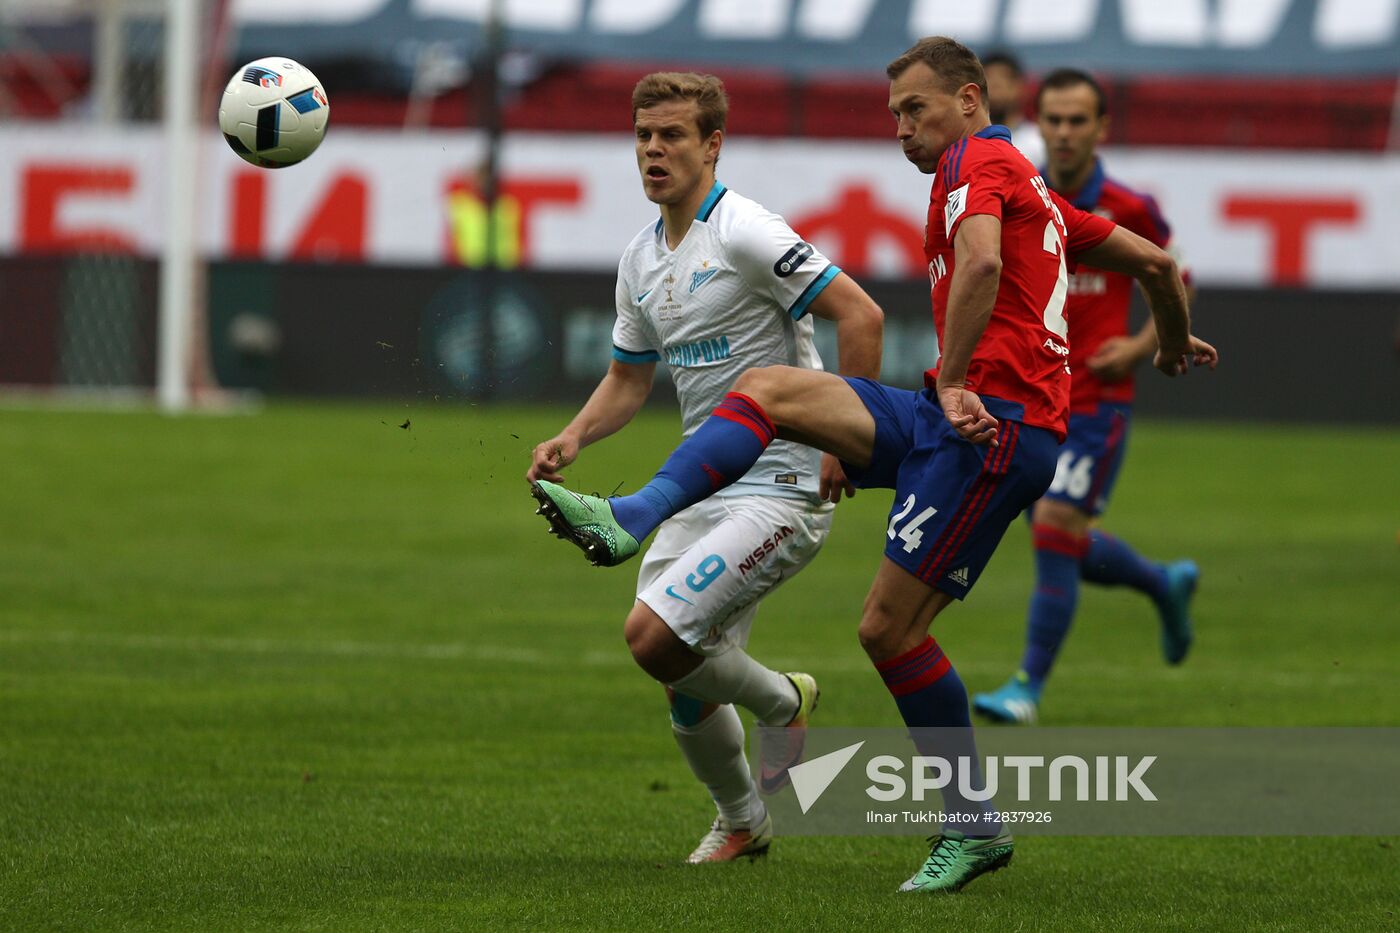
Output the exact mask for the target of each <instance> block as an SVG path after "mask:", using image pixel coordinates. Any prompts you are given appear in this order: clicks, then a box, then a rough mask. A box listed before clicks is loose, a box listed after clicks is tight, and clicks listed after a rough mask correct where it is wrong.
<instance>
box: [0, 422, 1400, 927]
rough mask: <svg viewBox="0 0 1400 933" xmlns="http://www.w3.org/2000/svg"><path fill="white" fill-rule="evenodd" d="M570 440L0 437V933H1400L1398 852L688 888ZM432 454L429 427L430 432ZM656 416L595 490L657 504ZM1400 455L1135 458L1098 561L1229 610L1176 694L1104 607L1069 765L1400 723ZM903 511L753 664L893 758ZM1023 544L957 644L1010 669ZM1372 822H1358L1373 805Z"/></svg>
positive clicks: (1229, 450)
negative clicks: (882, 730)
mask: <svg viewBox="0 0 1400 933" xmlns="http://www.w3.org/2000/svg"><path fill="white" fill-rule="evenodd" d="M568 414H569V412H568V411H564V410H562V409H553V410H551V409H521V408H509V409H506V408H496V409H487V408H484V407H468V406H463V407H421V406H412V407H405V406H403V405H402V404H395V403H383V404H379V405H343V406H333V405H325V406H310V405H307V406H274V407H272V408H270V409H269V410H267V411H265V412H262V413H260V414H257V415H255V416H248V417H228V418H217V417H190V418H182V419H168V418H162V417H159V416H157V415H153V414H124V415H122V414H74V413H59V412H47V411H5V412H2V413H0V535H3V540H2V541H0V558H2V559H0V928H4V929H13V930H42V929H73V930H106V929H143V930H145V929H163V930H167V929H168V930H239V931H246V930H259V929H298V930H336V931H339V930H350V929H378V930H425V929H444V930H461V929H481V928H502V927H503V928H522V929H560V928H598V929H641V930H664V929H687V928H697V929H722V928H740V927H744V928H750V929H764V928H771V929H775V930H786V929H837V928H866V929H906V928H908V929H914V928H919V929H928V928H931V927H934V926H935V925H936V926H937V928H940V929H947V930H961V929H970V930H976V929H995V930H1041V929H1074V930H1175V929H1187V928H1190V929H1196V928H1201V929H1205V928H1216V929H1229V930H1241V929H1260V930H1296V929H1307V928H1331V929H1339V930H1362V929H1380V928H1392V929H1393V928H1395V927H1396V926H1397V924H1398V923H1400V921H1397V918H1396V912H1397V911H1398V910H1400V907H1397V899H1396V892H1397V891H1400V851H1397V849H1396V848H1395V847H1394V843H1395V841H1396V840H1393V839H1376V838H1307V839H1303V838H1137V839H1110V838H1079V839H1074V838H1049V837H1027V838H1025V839H1024V840H1023V841H1022V843H1021V845H1020V846H1019V847H1018V850H1017V854H1016V860H1015V862H1014V863H1013V864H1012V866H1011V869H1010V870H1009V871H1006V872H1001V873H999V874H997V875H994V876H992V877H990V878H984V879H981V880H979V881H977V882H975V883H974V884H973V885H972V886H971V887H969V888H968V889H967V890H966V891H965V892H964V893H963V894H961V895H959V896H957V897H954V898H943V899H927V898H912V899H911V898H907V897H897V896H895V895H894V894H893V893H892V892H893V889H894V887H895V886H896V885H897V884H898V883H899V882H900V881H902V880H903V879H904V878H905V877H907V876H908V875H909V874H910V873H911V872H912V871H913V869H914V868H915V867H917V865H918V864H919V862H920V860H921V858H922V855H923V854H924V852H923V842H922V840H921V839H918V838H912V839H908V840H902V839H890V838H822V839H813V838H796V839H786V840H784V839H780V840H778V842H777V843H776V844H775V846H774V848H773V852H772V854H771V855H770V856H769V857H768V858H767V859H766V860H763V861H761V862H758V863H754V864H747V863H746V864H741V865H734V866H719V867H715V868H713V869H711V868H703V869H699V870H697V869H694V868H688V867H685V866H683V865H680V864H679V862H680V860H681V859H682V858H683V857H684V855H685V853H686V852H688V851H689V849H690V847H691V846H692V845H693V844H694V843H695V841H696V840H697V839H698V838H699V836H700V834H701V833H702V832H703V831H704V829H705V828H706V824H707V823H708V821H709V819H710V804H709V802H708V800H707V798H706V796H705V794H704V792H703V790H702V789H701V788H700V787H699V786H698V785H697V784H696V783H695V782H694V780H693V779H692V778H691V777H690V775H689V772H688V771H687V769H686V767H685V765H684V763H683V762H682V760H681V759H680V757H679V756H678V754H677V752H676V750H675V747H674V745H673V743H672V740H671V736H670V732H669V728H668V726H667V718H666V709H665V704H664V697H663V695H662V691H661V689H660V688H659V687H658V686H657V685H655V684H654V683H652V682H650V681H649V680H648V678H647V677H646V676H644V675H643V674H642V673H641V672H640V671H639V670H638V669H636V668H635V667H634V665H633V664H632V663H631V660H630V658H629V657H628V655H627V653H626V649H625V647H624V646H623V643H622V640H621V621H622V618H623V616H624V614H625V611H626V609H627V607H628V606H629V604H630V600H631V593H632V589H631V587H632V584H633V580H634V574H635V566H634V565H628V566H627V567H624V568H619V569H617V570H611V571H604V570H596V569H594V568H591V567H588V566H587V565H586V564H585V563H584V561H583V560H582V559H581V556H580V555H579V554H578V553H577V552H575V551H574V550H573V549H571V548H569V547H567V546H566V545H564V544H562V543H560V542H557V541H555V540H553V539H552V538H549V537H548V536H547V535H546V533H545V526H544V523H543V522H542V521H541V520H540V519H538V518H536V517H535V516H534V515H533V514H532V506H533V502H532V500H531V499H530V497H529V495H528V493H527V490H526V487H525V484H524V482H523V481H522V474H523V472H524V470H525V468H526V465H527V455H528V451H529V450H530V448H531V446H532V445H533V443H535V442H536V441H538V440H541V439H543V438H545V437H548V436H549V435H550V434H552V433H553V431H554V430H555V429H556V428H557V427H559V426H560V425H561V424H562V423H563V421H564V420H565V419H566V417H567V416H568ZM406 420H407V421H409V422H411V423H409V424H407V426H406V427H401V425H403V424H404V423H405V421H406ZM676 431H677V427H676V417H675V414H674V413H673V412H668V411H664V410H663V411H655V412H648V413H647V414H645V415H644V416H643V417H642V418H641V419H639V420H638V422H637V423H636V424H635V425H633V426H632V427H631V428H630V429H629V430H628V432H627V433H626V434H624V435H623V436H622V437H621V438H615V439H612V440H610V441H606V442H604V443H603V444H601V445H599V446H597V447H595V448H593V449H591V450H589V451H586V452H585V456H584V459H583V461H582V463H581V464H580V465H579V466H578V467H576V468H575V469H574V471H573V472H572V478H573V482H574V484H575V486H576V487H578V488H582V489H585V490H594V489H597V490H600V491H603V492H609V491H611V490H612V489H613V488H614V487H616V486H617V485H618V484H619V483H623V484H625V488H627V489H634V488H636V486H637V485H638V484H639V483H640V482H642V481H643V480H644V479H645V478H646V477H647V476H649V475H650V473H651V472H652V470H654V469H655V467H656V466H657V465H658V464H659V463H660V461H661V459H662V457H663V456H664V454H665V453H666V451H668V450H669V449H670V447H671V446H672V444H673V443H674V441H675V439H676ZM1397 463H1400V433H1397V432H1396V431H1394V430H1393V429H1392V430H1383V429H1374V428H1371V429H1361V428H1358V429H1353V430H1345V431H1343V430H1317V429H1306V428H1298V427H1258V426H1235V425H1220V426H1203V425H1194V424H1179V423H1152V422H1144V423H1142V424H1140V425H1139V426H1138V427H1137V429H1136V433H1135V435H1134V438H1133V441H1132V452H1131V455H1130V457H1129V459H1128V462H1127V466H1126V467H1125V469H1124V473H1123V476H1122V479H1121V481H1120V484H1119V490H1118V495H1117V497H1116V501H1115V502H1114V506H1113V509H1112V510H1111V512H1110V513H1109V515H1108V520H1107V522H1106V526H1107V527H1110V528H1112V529H1113V530H1114V531H1116V532H1118V533H1119V534H1121V535H1122V536H1124V537H1126V538H1128V539H1130V540H1132V541H1133V542H1135V543H1136V544H1137V545H1138V546H1139V547H1140V548H1141V549H1142V550H1143V551H1145V552H1147V553H1150V554H1152V555H1156V556H1160V557H1164V558H1165V557H1175V556H1179V555H1191V556H1194V557H1195V558H1196V559H1197V560H1198V561H1199V562H1200V564H1201V566H1202V568H1203V571H1204V576H1203V582H1202V589H1201V592H1200V595H1199V599H1198V611H1197V616H1198V632H1199V640H1198V642H1197V646H1196V649H1195V651H1194V653H1193V655H1192V657H1191V658H1190V659H1189V660H1188V661H1187V663H1186V664H1185V665H1184V666H1183V667H1181V668H1179V669H1167V668H1165V667H1164V666H1163V665H1162V664H1161V662H1160V660H1159V658H1158V654H1157V647H1156V632H1155V623H1154V621H1153V618H1152V615H1151V612H1150V610H1149V609H1148V608H1147V607H1146V606H1145V605H1144V604H1143V603H1142V602H1141V601H1140V600H1139V599H1136V598H1134V597H1133V596H1132V595H1131V594H1125V593H1121V592H1114V591H1105V590H1100V589H1092V588H1088V589H1086V590H1085V592H1084V594H1083V596H1082V598H1081V612H1080V615H1079V618H1078V619H1077V621H1076V631H1075V633H1074V634H1073V636H1072V638H1071V640H1070V643H1069V645H1068V647H1067V649H1066V651H1065V654H1064V656H1063V660H1062V663H1061V664H1060V667H1059V670H1058V672H1057V676H1056V678H1055V680H1054V681H1053V683H1052V685H1051V688H1050V692H1049V694H1048V696H1047V703H1046V707H1045V712H1044V720H1045V722H1046V723H1047V724H1054V725H1125V724H1135V725H1224V724H1230V725H1391V726H1394V725H1400V687H1398V686H1397V684H1400V678H1397V677H1396V673H1395V665H1396V662H1397V659H1400V626H1398V625H1397V623H1398V622H1400V615H1398V614H1397V607H1398V606H1400V586H1398V585H1397V581H1398V580H1400V568H1397V561H1400V551H1398V550H1397V541H1396V530H1397V526H1398V525H1400V499H1397V486H1396V476H1397V473H1396V470H1397V467H1396V464H1397ZM887 507H888V496H887V495H884V494H881V493H878V492H867V493H863V494H861V495H860V496H859V497H858V498H857V499H856V500H855V501H854V502H852V503H848V504H843V505H842V506H841V507H840V509H839V513H838V516H837V519H836V526H835V531H834V533H833V535H832V538H831V540H830V543H829V544H828V546H827V548H826V551H825V553H824V554H823V555H822V556H821V558H820V559H819V560H818V562H817V563H816V564H815V565H814V566H813V567H812V568H811V569H809V570H808V571H807V572H806V573H804V574H803V575H802V576H800V577H798V578H797V579H796V580H795V581H794V582H793V583H792V584H790V585H788V586H787V587H786V588H785V589H784V590H783V591H781V592H779V593H778V594H776V595H775V596H774V598H772V599H771V600H770V601H769V602H768V603H767V604H766V605H765V606H764V608H763V609H762V611H761V612H760V614H759V620H758V622H757V624H756V627H755V633H754V638H753V642H752V645H751V647H752V650H753V652H754V654H755V655H756V656H758V657H759V658H761V659H764V660H766V661H768V662H770V663H772V664H774V665H776V666H779V667H780V668H786V667H800V668H801V669H805V670H809V671H812V672H813V673H815V674H816V676H817V677H818V678H819V679H820V680H821V682H822V686H823V703H822V709H821V711H820V713H819V714H818V717H817V720H816V723H815V724H816V725H827V726H838V725H840V726H862V725H875V726H895V725H897V724H898V719H897V713H896V711H895V708H894V704H893V703H892V702H891V701H890V699H889V697H888V695H887V694H886V693H885V691H884V690H883V689H882V687H881V685H880V683H879V681H878V679H877V678H876V676H875V674H874V673H873V671H872V670H871V669H870V668H869V665H868V664H867V663H866V662H865V661H864V659H863V657H862V655H861V652H860V649H859V647H858V645H857V643H856V639H855V626H856V620H857V616H858V613H859V611H860V606H861V601H862V598H863V596H864V593H865V590H866V586H867V584H868V582H869V579H870V577H871V575H872V573H873V571H874V569H875V566H876V564H877V562H878V559H879V554H880V545H879V541H880V540H881V537H882V532H883V522H884V517H885V514H886V509H887ZM1029 587H1030V560H1029V546H1028V543H1027V535H1026V530H1025V529H1024V528H1023V527H1015V528H1013V529H1012V530H1011V531H1010V532H1009V534H1008V537H1007V540H1006V541H1005V542H1004V544H1003V546H1002V548H1001V550H1000V552H999V553H998V555H997V557H996V559H995V560H994V561H993V564H992V566H991V567H990V568H989V569H988V571H987V573H986V574H985V575H984V577H983V580H982V582H981V584H980V585H979V587H978V588H977V590H976V591H975V592H974V594H973V596H972V598H971V599H970V600H969V601H968V602H967V603H966V604H965V605H962V606H959V607H956V608H955V609H954V611H952V612H950V613H949V614H947V615H946V616H945V617H944V618H943V619H942V620H941V621H940V623H939V626H938V629H937V633H938V635H939V638H940V641H941V642H942V643H943V645H944V646H945V647H946V648H947V650H948V652H949V655H950V656H951V657H952V658H953V660H954V662H955V663H956V664H957V665H958V667H959V669H960V671H961V672H962V674H963V677H964V679H965V680H966V682H967V683H968V686H969V688H970V689H973V690H979V689H985V688H989V687H992V686H995V685H996V684H998V683H999V682H1000V681H1001V679H1002V678H1003V677H1005V675H1006V674H1007V673H1008V672H1009V671H1010V669H1011V666H1012V665H1013V664H1014V662H1015V661H1016V659H1017V657H1018V655H1019V648H1020V638H1021V626H1022V619H1023V614H1024V610H1025V604H1026V599H1027V596H1028V593H1029ZM1344 804H1345V801H1338V805H1339V806H1341V805H1344Z"/></svg>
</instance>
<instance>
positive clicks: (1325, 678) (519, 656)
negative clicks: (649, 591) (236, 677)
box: [0, 629, 1394, 687]
mask: <svg viewBox="0 0 1400 933" xmlns="http://www.w3.org/2000/svg"><path fill="white" fill-rule="evenodd" d="M0 643H9V644H25V643H30V644H45V643H46V644H72V645H104V646H108V647H114V648H131V649H137V650H156V651H193V652H216V653H226V654H261V655H279V654H281V655H287V654H303V655H312V656H321V657H341V658H404V659H408V660H425V661H476V662H491V663H506V664H523V665H531V666H533V665H561V666H568V665H570V664H574V665H581V666H583V667H603V668H609V667H621V668H631V667H632V666H633V662H632V659H631V658H630V657H628V656H627V652H626V651H625V650H624V649H623V648H622V647H621V646H619V647H618V650H616V651H586V652H583V653H582V654H576V655H570V654H564V653H550V652H544V651H539V650H536V649H533V648H522V647H517V646H509V645H483V644H474V643H471V642H440V643H429V644H412V643H405V644H394V643H392V642H379V641H346V640H331V641H285V640H280V639H273V638H229V637H216V636H200V635H188V636H173V635H115V634H107V633H102V632H77V631H34V630H18V629H10V630H0ZM853 650H854V649H853ZM765 660H766V661H767V662H768V663H770V664H772V665H773V666H774V667H776V668H778V669H779V670H796V669H800V668H801V667H803V666H804V665H808V666H810V667H811V668H812V669H814V670H821V671H827V672H830V673H836V672H840V673H850V672H862V671H869V670H870V664H869V662H868V661H866V660H865V659H863V658H860V657H855V656H853V657H850V658H830V657H828V658H814V657H807V658H802V659H799V658H795V657H788V656H782V655H779V656H776V657H772V656H770V657H766V658H765ZM958 668H959V670H962V671H965V672H969V673H973V674H976V675H979V676H981V675H987V676H994V675H996V674H1000V673H1004V668H1005V665H1003V664H993V663H986V662H983V663H968V662H963V663H959V664H958ZM1073 670H1074V672H1075V673H1077V674H1081V675H1083V674H1087V675H1089V676H1092V677H1103V678H1106V679H1110V680H1118V681H1126V682H1135V681H1140V680H1142V679H1144V678H1155V679H1159V680H1175V679H1183V678H1184V679H1190V678H1200V679H1203V680H1211V681H1218V680H1228V681H1231V682H1234V681H1248V682H1252V683H1264V684H1268V685H1270V686H1274V687H1316V686H1326V687H1361V686H1381V685H1391V684H1393V682H1394V680H1393V676H1392V675H1391V674H1390V673H1387V672H1384V671H1374V672H1372V671H1366V672H1364V673H1363V672H1356V671H1338V670H1319V671H1317V672H1308V671H1262V670H1250V671H1241V670H1238V669H1221V668H1210V667H1200V666H1197V667H1187V668H1169V667H1166V666H1165V665H1163V666H1156V667H1126V666H1124V667H1112V666H1109V665H1086V664H1076V665H1073Z"/></svg>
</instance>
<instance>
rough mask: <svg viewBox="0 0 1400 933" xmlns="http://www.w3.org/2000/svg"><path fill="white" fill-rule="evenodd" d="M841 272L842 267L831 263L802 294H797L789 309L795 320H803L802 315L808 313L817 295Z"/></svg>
mask: <svg viewBox="0 0 1400 933" xmlns="http://www.w3.org/2000/svg"><path fill="white" fill-rule="evenodd" d="M840 274H841V269H840V267H838V266H837V265H836V263H834V262H833V263H831V264H830V265H828V266H827V267H826V269H824V270H823V271H822V274H821V275H819V276H817V277H816V278H815V279H813V280H812V282H811V284H810V285H808V286H807V287H806V288H805V289H803V291H802V294H801V295H798V296H797V300H796V301H794V302H793V303H792V307H791V308H789V309H788V314H790V315H792V319H793V320H794V321H800V320H802V316H803V315H805V314H806V313H807V308H808V307H810V306H811V304H812V302H813V301H816V299H817V296H818V295H820V294H821V293H822V291H823V290H824V289H825V288H826V287H827V286H828V285H830V284H831V280H832V279H834V278H836V277H837V276H838V275H840Z"/></svg>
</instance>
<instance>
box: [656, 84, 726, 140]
mask: <svg viewBox="0 0 1400 933" xmlns="http://www.w3.org/2000/svg"><path fill="white" fill-rule="evenodd" d="M672 100H693V101H695V108H696V115H695V122H696V124H697V125H698V126H699V128H700V138H701V139H708V138H709V137H710V134H712V133H713V132H714V131H715V130H722V129H724V120H725V117H727V116H728V115H729V97H728V95H726V94H725V93H724V82H723V81H721V80H720V79H719V78H716V77H715V76H714V75H702V74H696V73H695V72H693V71H684V72H682V71H658V72H655V73H653V74H649V75H647V76H646V77H644V78H642V80H640V81H638V82H637V86H636V87H634V88H633V89H632V121H633V122H634V123H635V122H636V120H637V111H638V110H641V109H643V108H644V107H654V106H656V105H657V104H662V103H666V102H667V101H672Z"/></svg>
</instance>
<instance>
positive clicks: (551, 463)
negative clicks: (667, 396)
mask: <svg viewBox="0 0 1400 933" xmlns="http://www.w3.org/2000/svg"><path fill="white" fill-rule="evenodd" d="M655 373H656V364H655V363H623V362H621V361H620V360H613V361H612V365H611V366H609V367H608V372H607V374H606V375H605V376H603V379H602V381H601V382H599V383H598V387H597V388H596V389H594V390H593V394H592V395H590V396H589V397H588V401H587V402H585V403H584V404H583V407H582V408H580V409H579V412H578V414H577V415H575V416H574V419H573V420H572V421H570V422H569V424H568V426H567V427H565V428H564V430H562V431H560V432H559V433H558V434H557V435H555V436H554V437H551V438H550V439H549V440H547V441H544V442H542V443H540V444H537V445H536V446H535V451H534V456H533V458H532V462H531V464H530V469H529V470H528V471H526V473H525V479H526V481H527V482H534V481H535V480H540V479H543V480H548V481H550V482H551V483H562V482H563V481H564V477H563V474H562V473H561V472H560V471H561V470H563V469H564V468H565V467H567V466H568V465H569V464H571V463H573V462H574V461H575V460H576V459H578V454H579V451H580V450H582V449H583V448H585V447H587V446H588V445H589V444H592V443H593V442H595V441H599V440H602V439H603V438H605V437H607V436H608V435H610V434H614V433H616V432H617V431H619V430H621V429H622V427H623V426H624V425H626V424H627V422H629V421H631V420H632V419H633V418H634V417H636V415H637V412H638V411H640V410H641V408H642V404H643V403H644V402H646V400H647V396H648V395H650V394H651V383H652V377H653V376H654V375H655Z"/></svg>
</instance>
